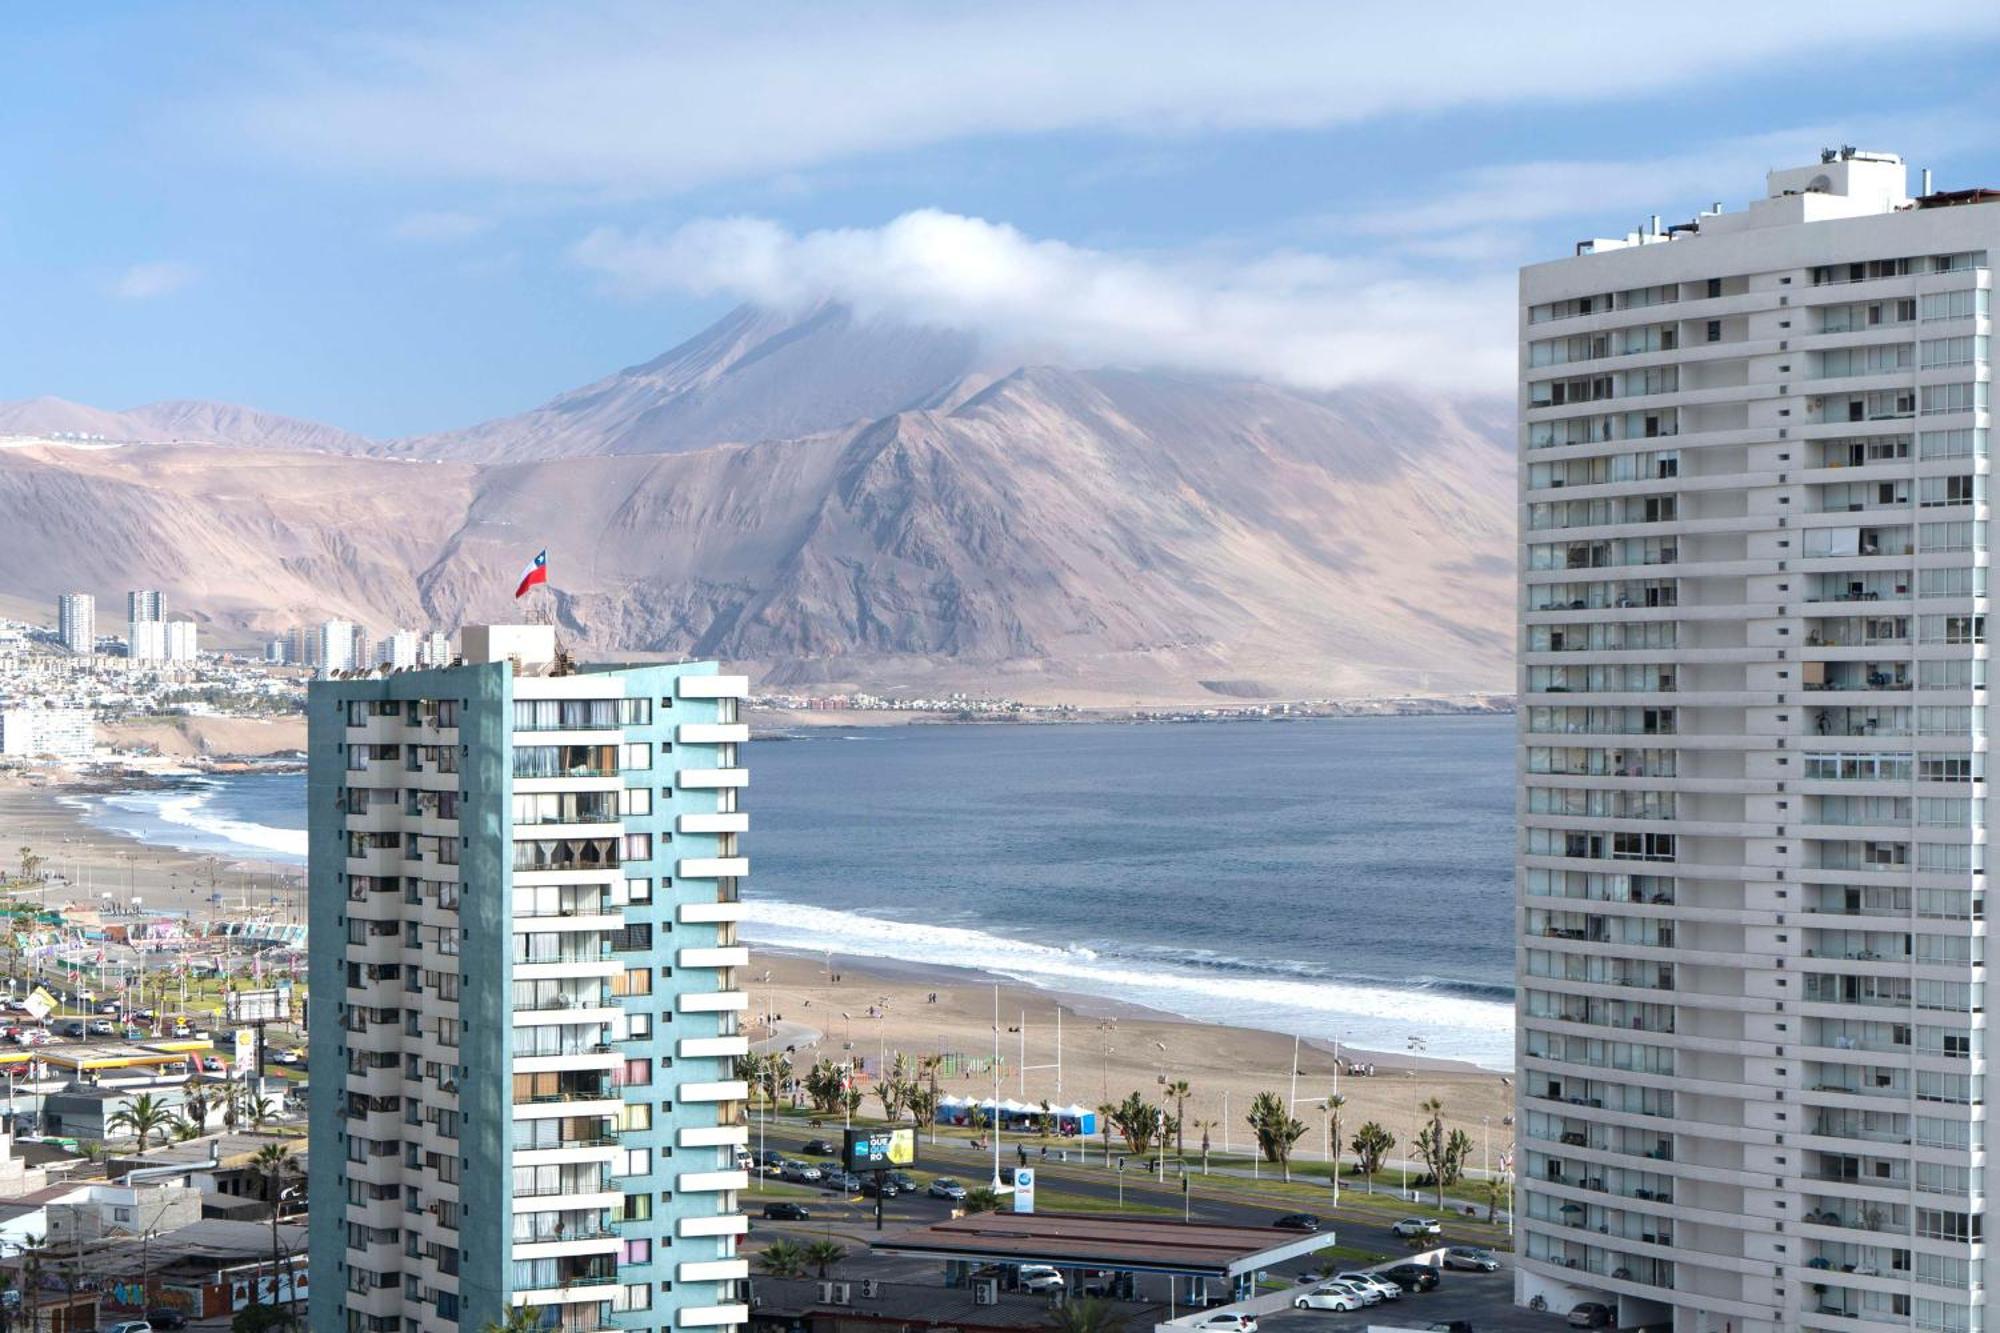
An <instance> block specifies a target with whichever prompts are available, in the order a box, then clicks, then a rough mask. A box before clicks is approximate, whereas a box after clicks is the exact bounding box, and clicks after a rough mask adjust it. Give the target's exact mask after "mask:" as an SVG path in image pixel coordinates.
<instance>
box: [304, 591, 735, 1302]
mask: <svg viewBox="0 0 2000 1333" xmlns="http://www.w3.org/2000/svg"><path fill="white" fill-rule="evenodd" d="M463 647H464V650H465V651H464V664H463V665H461V666H456V667H449V668H445V669H443V670H432V671H407V672H399V673H396V674H393V675H390V674H384V675H369V676H365V677H360V678H355V679H348V680H338V681H320V682H316V683H315V684H314V685H313V686H312V688H311V691H310V693H309V696H308V706H307V716H308V719H309V720H308V724H307V731H308V754H309V776H308V791H309V803H310V808H311V815H310V821H309V822H310V833H309V837H310V842H311V848H310V869H309V876H310V884H311V893H310V911H311V962H310V966H311V976H312V985H313V988H314V993H315V994H320V995H330V996H335V997H338V999H337V1000H336V1001H330V1002H329V1005H330V1006H331V1007H332V1009H333V1011H334V1012H335V1013H336V1017H335V1018H334V1019H333V1020H331V1021H327V1022H315V1023H314V1024H313V1026H312V1056H311V1060H312V1066H313V1069H314V1075H313V1082H312V1089H311V1097H312V1132H311V1151H310V1160H311V1180H310V1182H309V1184H310V1189H309V1191H308V1194H309V1197H310V1199H311V1254H312V1266H313V1271H314V1273H315V1274H316V1275H317V1277H316V1280H315V1281H314V1283H313V1291H312V1307H311V1318H310V1321H309V1322H310V1325H311V1327H312V1328H314V1329H329V1330H346V1329H381V1330H402V1329H454V1328H456V1329H465V1330H471V1329H475V1328H485V1327H489V1326H495V1325H498V1324H499V1323H501V1322H502V1321H505V1320H507V1319H508V1318H509V1317H510V1316H511V1315H513V1314H514V1312H516V1311H521V1310H523V1309H525V1310H526V1312H527V1315H528V1316H529V1317H530V1318H531V1319H532V1320H533V1321H534V1323H533V1326H534V1327H537V1328H546V1329H569V1330H609V1329H633V1330H659V1331H660V1333H666V1331H667V1330H679V1329H688V1328H702V1329H727V1328H739V1327H741V1326H743V1325H744V1324H746V1323H748V1322H749V1319H750V1303H749V1299H748V1292H747V1291H746V1290H744V1288H745V1285H746V1279H747V1278H748V1275H749V1264H748V1262H747V1260H746V1259H745V1257H744V1255H743V1253H742V1251H741V1248H740V1246H741V1244H742V1241H743V1239H744V1238H745V1235H746V1233H747V1231H748V1228H749V1223H748V1222H747V1220H746V1219H745V1218H744V1216H743V1213H742V1211H741V1208H740V1206H739V1202H738V1192H739V1191H741V1190H744V1189H746V1188H748V1186H749V1177H748V1176H747V1175H746V1173H745V1170H744V1165H745V1163H746V1161H747V1154H746V1148H747V1145H748V1139H749V1129H748V1128H747V1125H746V1118H747V1109H746V1103H747V1100H748V1097H749V1088H748V1086H747V1085H746V1084H745V1083H744V1082H743V1081H742V1080H741V1079H740V1078H738V1076H737V1072H736V1068H735V1061H736V1059H737V1058H738V1057H740V1056H742V1055H743V1054H745V1053H746V1052H747V1051H748V1050H749V1043H748V1041H747V1040H746V1039H745V1037H744V1036H743V1034H742V1032H741V1030H740V1027H739V1020H740V1017H741V1015H742V1014H743V1013H744V1012H745V1010H746V1008H747V1006H748V1000H747V999H746V997H745V995H744V992H743V978H744V976H745V975H746V969H747V967H748V964H749V955H748V953H747V951H746V950H745V949H744V948H743V946H742V944H741V943H740V942H739V940H738V938H737V934H736V931H737V922H738V921H739V920H740V919H741V917H742V911H743V908H742V903H741V901H740V894H739V889H740V886H741V884H742V882H743V878H744V876H746V875H747V874H748V872H749V864H748V862H747V861H746V860H745V859H744V857H743V853H742V849H741V847H740V846H739V839H740V838H741V837H742V836H743V835H744V834H745V832H746V831H747V829H748V823H749V816H748V815H747V814H745V813H743V811H742V810H741V809H740V808H739V800H738V798H739V795H740V793H741V791H742V789H743V788H744V786H745V785H746V783H747V780H748V779H747V774H746V773H745V771H744V769H743V767H742V763H741V752H740V747H741V745H742V744H743V742H744V741H745V740H746V739H747V735H748V733H747V730H746V728H745V727H744V725H743V724H742V723H741V722H739V721H738V720H737V713H736V708H737V701H738V700H739V699H740V698H741V697H742V695H743V693H744V691H745V688H746V684H747V682H746V681H745V680H744V678H743V677H741V676H726V675H721V674H718V672H717V670H716V667H715V665H714V664H713V663H688V664H681V665H675V666H642V667H596V666H591V665H584V666H581V667H577V666H574V665H572V664H570V663H568V662H567V661H565V660H562V659H560V658H559V657H558V655H557V652H556V641H555V631H554V630H553V629H552V628H551V627H549V626H546V625H523V626H500V625H496V626H469V627H467V628H466V630H465V631H464V635H463Z"/></svg>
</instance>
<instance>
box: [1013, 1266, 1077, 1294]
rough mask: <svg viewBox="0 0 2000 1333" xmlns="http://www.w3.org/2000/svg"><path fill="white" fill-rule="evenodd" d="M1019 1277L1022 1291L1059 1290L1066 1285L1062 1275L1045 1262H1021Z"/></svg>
mask: <svg viewBox="0 0 2000 1333" xmlns="http://www.w3.org/2000/svg"><path fill="white" fill-rule="evenodd" d="M1020 1279H1021V1290H1022V1291H1061V1290H1062V1289H1063V1287H1064V1286H1065V1285H1066V1284H1065V1283H1064V1282H1063V1275H1062V1274H1061V1273H1058V1272H1057V1271H1056V1270H1055V1269H1053V1268H1051V1267H1050V1266H1049V1265H1047V1264H1022V1265H1021V1271H1020Z"/></svg>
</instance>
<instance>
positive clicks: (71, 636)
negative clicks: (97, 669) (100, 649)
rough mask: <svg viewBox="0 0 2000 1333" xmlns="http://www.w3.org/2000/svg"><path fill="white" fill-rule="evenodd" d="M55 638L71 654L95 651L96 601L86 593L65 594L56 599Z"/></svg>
mask: <svg viewBox="0 0 2000 1333" xmlns="http://www.w3.org/2000/svg"><path fill="white" fill-rule="evenodd" d="M56 637H57V638H59V639H61V640H62V646H63V647H65V648H67V649H69V650H70V651H71V652H73V653H84V654H89V653H94V652H96V651H97V599H96V598H95V597H93V596H91V595H90V594H89V593H87V592H66V593H64V594H63V595H62V596H61V597H58V598H57V599H56Z"/></svg>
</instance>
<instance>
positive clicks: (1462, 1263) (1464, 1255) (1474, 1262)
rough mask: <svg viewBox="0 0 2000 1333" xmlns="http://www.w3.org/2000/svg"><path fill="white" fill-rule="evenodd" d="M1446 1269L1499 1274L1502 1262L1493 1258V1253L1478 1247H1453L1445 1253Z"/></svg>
mask: <svg viewBox="0 0 2000 1333" xmlns="http://www.w3.org/2000/svg"><path fill="white" fill-rule="evenodd" d="M1444 1266H1445V1267H1446V1268H1465V1269H1470V1270H1471V1271H1472V1272H1475V1273H1497V1272H1499V1271H1500V1261H1499V1260H1498V1259H1496V1258H1494V1257H1493V1251H1491V1250H1482V1249H1480V1248H1479V1247H1478V1246H1476V1245H1453V1246H1452V1247H1450V1248H1449V1249H1447V1250H1446V1251H1445V1252H1444Z"/></svg>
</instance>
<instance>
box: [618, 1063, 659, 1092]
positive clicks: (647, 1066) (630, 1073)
mask: <svg viewBox="0 0 2000 1333" xmlns="http://www.w3.org/2000/svg"><path fill="white" fill-rule="evenodd" d="M652 1082H653V1062H652V1061H651V1060H627V1061H626V1062H625V1086H626V1087H628V1088H633V1087H650V1086H652Z"/></svg>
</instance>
